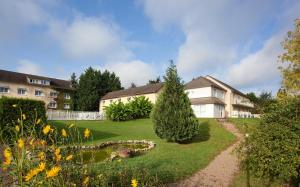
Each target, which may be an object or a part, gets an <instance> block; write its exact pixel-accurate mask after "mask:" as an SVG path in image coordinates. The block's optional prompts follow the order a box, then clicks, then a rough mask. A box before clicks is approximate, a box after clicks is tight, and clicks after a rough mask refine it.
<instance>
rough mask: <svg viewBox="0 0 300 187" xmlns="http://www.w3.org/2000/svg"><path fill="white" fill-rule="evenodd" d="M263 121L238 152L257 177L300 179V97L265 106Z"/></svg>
mask: <svg viewBox="0 0 300 187" xmlns="http://www.w3.org/2000/svg"><path fill="white" fill-rule="evenodd" d="M264 111H265V113H264V114H263V115H262V118H261V124H260V126H258V128H257V129H256V130H255V131H254V132H252V133H251V134H250V136H249V138H246V141H244V142H243V143H242V144H241V146H240V148H239V153H240V156H241V158H242V164H243V167H244V169H248V170H249V171H250V172H251V173H252V174H253V175H254V176H255V177H258V178H262V179H268V180H269V181H270V182H273V181H274V180H280V181H289V182H293V183H298V184H299V182H300V159H299V158H300V98H299V97H298V98H290V99H286V100H283V101H277V102H276V103H273V104H270V105H269V106H268V107H266V108H265V109H264Z"/></svg>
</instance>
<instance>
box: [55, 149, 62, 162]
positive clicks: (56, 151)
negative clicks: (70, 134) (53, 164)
mask: <svg viewBox="0 0 300 187" xmlns="http://www.w3.org/2000/svg"><path fill="white" fill-rule="evenodd" d="M54 155H55V158H56V161H60V160H61V154H60V148H57V149H55V152H54Z"/></svg>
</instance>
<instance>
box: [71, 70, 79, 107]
mask: <svg viewBox="0 0 300 187" xmlns="http://www.w3.org/2000/svg"><path fill="white" fill-rule="evenodd" d="M71 86H72V88H73V89H74V91H73V92H72V93H71V94H70V95H71V100H72V102H71V108H72V109H73V110H75V109H77V108H78V94H77V87H78V79H77V77H76V74H75V73H72V75H71Z"/></svg>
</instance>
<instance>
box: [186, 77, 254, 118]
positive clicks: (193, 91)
mask: <svg viewBox="0 0 300 187" xmlns="http://www.w3.org/2000/svg"><path fill="white" fill-rule="evenodd" d="M185 91H186V93H187V94H188V96H189V98H190V101H191V105H192V108H193V110H194V113H195V115H196V117H201V118H224V117H251V116H252V115H251V112H250V109H251V108H253V107H254V105H253V103H251V102H250V100H249V99H248V98H247V97H246V96H245V95H244V94H243V93H241V92H240V91H238V90H236V89H234V88H232V87H231V86H229V85H227V84H225V83H223V82H221V81H219V80H217V79H216V78H213V77H211V76H206V77H199V78H196V79H193V80H192V81H190V82H188V83H187V84H186V85H185Z"/></svg>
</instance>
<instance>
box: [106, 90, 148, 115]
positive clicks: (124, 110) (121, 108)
mask: <svg viewBox="0 0 300 187" xmlns="http://www.w3.org/2000/svg"><path fill="white" fill-rule="evenodd" d="M151 109H152V103H151V102H150V101H149V99H148V98H146V97H144V96H141V97H135V98H134V99H133V100H132V101H130V102H129V103H126V104H124V103H122V102H120V101H119V102H114V103H112V104H110V105H109V106H107V107H105V115H106V117H107V119H109V120H112V121H127V120H131V119H139V118H149V115H150V113H151Z"/></svg>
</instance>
